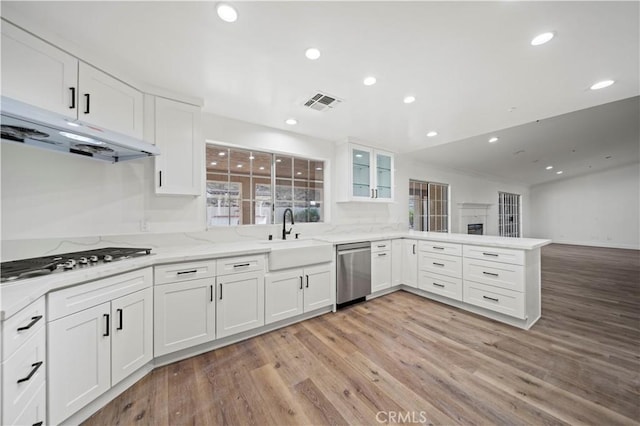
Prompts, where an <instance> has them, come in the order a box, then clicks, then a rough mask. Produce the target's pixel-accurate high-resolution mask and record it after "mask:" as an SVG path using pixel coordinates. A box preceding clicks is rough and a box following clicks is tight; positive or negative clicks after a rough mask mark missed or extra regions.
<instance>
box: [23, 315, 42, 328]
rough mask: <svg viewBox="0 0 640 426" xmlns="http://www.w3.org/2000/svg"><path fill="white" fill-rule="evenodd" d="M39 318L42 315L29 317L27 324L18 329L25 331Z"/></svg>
mask: <svg viewBox="0 0 640 426" xmlns="http://www.w3.org/2000/svg"><path fill="white" fill-rule="evenodd" d="M41 319H42V315H38V316H35V317H31V322H30V323H29V324H27V325H25V326H24V327H19V328H18V331H25V330H28V329H30V328H31V327H33V326H34V325H35V323H37V322H38V321H40V320H41Z"/></svg>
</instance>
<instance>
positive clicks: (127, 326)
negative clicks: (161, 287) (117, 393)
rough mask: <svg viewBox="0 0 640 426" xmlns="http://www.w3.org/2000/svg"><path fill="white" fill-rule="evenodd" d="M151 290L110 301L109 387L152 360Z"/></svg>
mask: <svg viewBox="0 0 640 426" xmlns="http://www.w3.org/2000/svg"><path fill="white" fill-rule="evenodd" d="M152 309H153V290H152V289H151V288H150V287H149V288H146V289H144V290H141V291H137V292H135V293H132V294H129V295H127V296H124V297H120V298H118V299H115V300H113V301H112V302H111V325H112V328H113V335H112V338H111V386H114V385H115V384H116V383H118V382H120V381H121V380H122V379H124V378H125V377H127V376H129V375H130V374H131V373H133V372H135V371H136V370H137V369H138V368H140V367H142V366H143V365H145V364H146V363H148V362H149V361H151V359H152V358H153V312H152Z"/></svg>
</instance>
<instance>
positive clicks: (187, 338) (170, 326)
mask: <svg viewBox="0 0 640 426" xmlns="http://www.w3.org/2000/svg"><path fill="white" fill-rule="evenodd" d="M214 298H215V279H214V278H202V279H198V280H192V281H183V282H179V283H173V284H163V285H157V286H155V287H154V324H153V326H154V330H153V332H154V354H155V356H160V355H165V354H168V353H171V352H174V351H177V350H179V349H184V348H188V347H191V346H194V345H198V344H200V343H205V342H209V341H211V340H213V339H215V337H216V327H215V309H216V306H215V305H216V304H215V301H214Z"/></svg>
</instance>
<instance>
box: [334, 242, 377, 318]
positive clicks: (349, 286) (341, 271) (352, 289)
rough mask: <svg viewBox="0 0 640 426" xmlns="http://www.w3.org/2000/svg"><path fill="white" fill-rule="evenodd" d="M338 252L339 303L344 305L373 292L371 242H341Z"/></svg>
mask: <svg viewBox="0 0 640 426" xmlns="http://www.w3.org/2000/svg"><path fill="white" fill-rule="evenodd" d="M337 252H338V254H337V257H338V259H337V265H336V271H337V277H336V283H337V287H338V289H337V304H338V307H342V306H345V305H347V304H351V303H354V302H358V301H361V300H364V299H365V296H367V295H369V294H371V243H370V242H369V241H366V242H360V243H351V244H339V245H338V247H337Z"/></svg>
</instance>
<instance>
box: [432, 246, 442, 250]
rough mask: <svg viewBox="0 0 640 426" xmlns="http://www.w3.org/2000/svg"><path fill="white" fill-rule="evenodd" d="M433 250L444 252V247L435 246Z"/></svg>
mask: <svg viewBox="0 0 640 426" xmlns="http://www.w3.org/2000/svg"><path fill="white" fill-rule="evenodd" d="M432 248H433V249H435V250H444V247H436V246H433V247H432Z"/></svg>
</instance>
